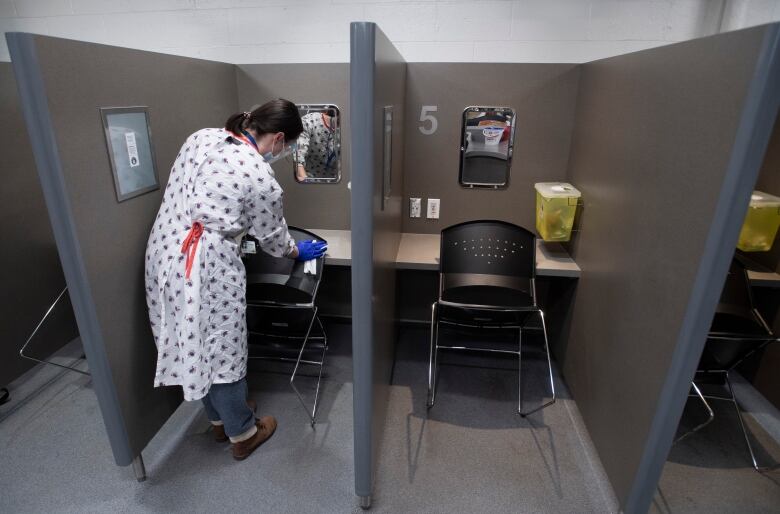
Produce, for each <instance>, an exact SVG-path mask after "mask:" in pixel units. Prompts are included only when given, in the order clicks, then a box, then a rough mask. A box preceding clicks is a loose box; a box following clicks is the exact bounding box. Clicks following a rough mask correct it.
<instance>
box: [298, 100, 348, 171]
mask: <svg viewBox="0 0 780 514" xmlns="http://www.w3.org/2000/svg"><path fill="white" fill-rule="evenodd" d="M301 121H302V122H303V133H302V134H301V135H300V137H299V138H298V145H297V146H298V150H297V159H296V160H297V161H298V166H297V168H296V170H295V179H296V180H297V181H298V182H304V181H306V179H308V178H331V177H335V176H336V175H337V167H338V148H337V145H336V118H335V117H334V116H331V115H330V114H328V113H325V112H311V113H309V114H305V115H303V117H302V118H301Z"/></svg>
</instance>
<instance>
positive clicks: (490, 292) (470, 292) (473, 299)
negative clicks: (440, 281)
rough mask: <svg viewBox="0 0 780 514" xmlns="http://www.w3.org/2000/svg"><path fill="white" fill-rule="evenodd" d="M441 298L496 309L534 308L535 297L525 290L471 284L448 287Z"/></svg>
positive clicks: (446, 300)
mask: <svg viewBox="0 0 780 514" xmlns="http://www.w3.org/2000/svg"><path fill="white" fill-rule="evenodd" d="M441 299H442V300H444V301H445V302H451V303H460V304H464V305H480V306H484V307H485V308H491V307H492V308H495V309H518V310H522V309H532V308H534V299H533V297H532V296H531V295H530V294H528V293H526V292H525V291H520V290H517V289H511V288H508V287H499V286H492V285H469V286H461V287H450V288H448V289H446V290H445V291H444V292H443V293H442V295H441Z"/></svg>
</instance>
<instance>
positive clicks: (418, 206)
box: [409, 198, 422, 218]
mask: <svg viewBox="0 0 780 514" xmlns="http://www.w3.org/2000/svg"><path fill="white" fill-rule="evenodd" d="M421 215H422V201H421V200H420V199H419V198H409V217H410V218H419V217H420V216H421Z"/></svg>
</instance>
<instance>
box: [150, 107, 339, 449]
mask: <svg viewBox="0 0 780 514" xmlns="http://www.w3.org/2000/svg"><path fill="white" fill-rule="evenodd" d="M302 130H303V128H302V126H301V119H300V116H299V115H298V110H297V108H296V107H295V104H293V103H292V102H289V101H287V100H282V99H278V100H273V101H271V102H268V103H266V104H264V105H262V106H260V107H259V108H257V109H256V110H254V111H252V112H251V113H249V112H244V113H238V114H234V115H233V116H231V117H230V118H229V119H228V120H227V122H226V123H225V128H224V129H216V128H208V129H203V130H199V131H198V132H195V133H194V134H192V135H191V136H190V137H189V138H187V141H186V142H185V143H184V146H182V148H181V151H180V152H179V155H178V156H177V157H176V162H175V163H174V165H173V168H172V169H171V174H170V177H169V179H168V186H167V187H166V189H165V193H164V196H163V201H162V205H161V206H160V211H159V212H158V214H157V218H156V220H155V223H154V226H153V228H152V232H151V234H150V235H149V241H148V243H147V248H146V298H147V305H148V307H149V319H150V322H151V325H152V332H153V333H154V338H155V343H156V344H157V352H158V355H157V372H156V375H155V379H154V385H155V387H157V386H170V385H178V386H181V387H182V388H183V389H184V399H185V400H190V401H192V400H200V399H202V400H203V404H204V406H205V409H206V414H207V415H208V418H209V420H210V421H211V422H212V424H213V425H214V434H215V438H216V439H217V440H218V441H226V440H227V439H228V438H229V439H230V441H231V442H232V443H233V456H234V457H235V458H236V459H238V460H241V459H244V458H246V457H248V456H249V454H251V453H252V452H253V451H254V450H255V449H256V448H257V447H258V446H260V445H261V444H262V443H263V442H265V441H266V440H267V439H268V438H269V437H271V435H272V434H273V432H274V430H275V429H276V420H275V419H274V418H273V417H272V416H265V417H262V418H260V419H257V420H256V419H255V416H254V412H253V410H254V409H253V408H251V407H250V406H249V404H248V403H247V385H246V367H247V359H248V355H247V341H246V339H247V331H246V318H245V312H246V303H245V290H246V276H245V275H246V273H245V270H244V265H243V263H242V262H241V258H240V254H239V244H240V243H239V242H240V239H241V236H242V235H243V234H244V233H248V234H250V235H252V236H254V237H255V238H256V239H257V240H258V241H259V244H260V247H261V249H262V250H264V251H266V252H268V253H270V254H272V255H275V256H278V257H282V256H286V257H290V258H294V259H298V260H309V259H313V258H317V257H319V256H321V255H322V254H323V253H324V251H325V246H324V244H323V243H314V242H312V241H301V242H298V243H297V244H296V243H295V241H293V239H292V237H290V234H289V233H288V231H287V223H286V222H285V220H284V215H283V213H282V195H283V193H282V190H281V188H280V187H279V184H278V183H277V182H276V179H275V178H274V173H273V170H272V169H271V166H270V163H271V162H273V161H274V160H276V159H278V158H280V157H282V156H283V155H284V154H285V152H288V151H289V147H290V145H291V144H292V143H293V142H295V141H296V139H297V138H298V135H299V134H300V133H301V131H302Z"/></svg>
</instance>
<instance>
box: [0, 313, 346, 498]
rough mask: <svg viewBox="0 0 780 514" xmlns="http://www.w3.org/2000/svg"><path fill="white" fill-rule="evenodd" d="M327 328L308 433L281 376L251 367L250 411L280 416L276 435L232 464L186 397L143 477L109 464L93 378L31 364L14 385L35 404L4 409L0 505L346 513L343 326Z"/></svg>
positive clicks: (147, 455)
mask: <svg viewBox="0 0 780 514" xmlns="http://www.w3.org/2000/svg"><path fill="white" fill-rule="evenodd" d="M329 334H330V335H331V336H332V337H331V339H332V345H331V351H330V352H329V356H328V361H327V371H328V375H327V377H326V378H325V379H324V383H323V390H322V411H321V417H320V418H319V423H318V424H317V427H316V429H315V430H312V429H311V427H310V426H309V423H308V418H307V416H306V414H305V412H304V411H303V409H302V408H301V407H300V405H299V404H298V401H297V399H296V398H295V396H294V395H293V393H292V392H291V390H290V388H289V385H288V381H287V378H286V377H285V376H283V375H280V374H271V373H251V375H250V378H249V380H250V386H251V387H252V388H253V389H254V391H255V392H253V397H254V398H256V399H257V401H258V404H259V405H260V408H259V409H258V412H259V413H262V414H265V413H270V414H273V415H275V416H276V417H277V419H278V420H279V430H278V432H277V433H276V434H275V435H274V437H273V438H272V439H271V440H270V441H269V442H268V443H266V444H265V445H264V446H263V447H262V448H261V449H259V450H258V451H257V452H256V453H255V454H254V455H252V456H251V458H249V459H247V460H245V461H243V462H236V461H234V460H233V459H232V457H231V454H230V450H229V446H228V444H226V443H223V444H218V443H215V442H214V441H213V440H212V438H211V434H210V433H209V430H210V429H209V424H208V421H207V420H206V418H205V416H204V415H203V412H202V408H201V407H200V404H199V403H185V404H183V406H182V408H180V409H179V410H177V411H176V413H175V414H174V416H173V417H172V418H171V420H170V421H169V422H168V423H167V424H166V425H165V427H164V428H163V430H162V431H161V432H160V433H159V434H158V435H157V436H156V437H155V439H154V440H153V441H152V443H151V444H150V445H149V446H148V447H147V449H146V450H144V452H143V456H144V460H145V462H146V467H147V471H148V474H149V479H148V480H147V481H146V482H144V483H137V482H136V481H135V479H134V478H133V475H132V471H131V470H130V469H129V468H119V467H117V466H116V465H115V464H114V462H113V458H112V456H111V451H110V448H109V446H108V441H107V438H106V436H105V432H104V429H103V425H102V421H101V418H100V413H99V410H98V406H97V401H96V399H95V395H94V393H93V391H92V390H91V387H90V382H89V379H88V378H86V377H81V376H78V375H74V374H68V373H66V374H64V375H63V374H60V373H59V372H56V373H54V372H52V371H51V370H50V369H45V370H39V371H38V372H37V375H39V376H33V377H28V378H29V380H28V384H22V385H21V386H20V387H18V388H17V389H16V390H14V391H12V392H13V394H14V397H16V398H20V397H23V396H26V395H28V394H30V393H31V392H36V391H37V394H35V395H34V396H33V398H32V399H31V400H29V401H28V402H27V403H25V404H23V405H19V404H18V403H15V404H14V403H12V404H7V405H4V406H2V407H0V418H3V417H4V419H2V421H0V455H2V458H1V459H0V512H14V513H22V512H73V513H77V512H78V513H85V512H95V513H98V512H99V513H106V512H132V513H136V512H138V513H140V512H188V513H196V512H285V513H286V512H350V511H351V510H354V509H353V508H352V507H353V506H354V505H355V501H354V492H353V491H354V483H353V476H352V467H353V464H352V459H353V455H352V389H351V383H350V380H351V374H352V371H351V365H352V360H351V357H350V338H349V326H348V325H334V326H331V327H329ZM262 366H263V367H265V368H268V365H267V364H263V365H262ZM253 368H254V365H253ZM52 374H57V375H59V377H58V378H56V379H54V380H52ZM41 375H42V376H41ZM29 382H32V384H29ZM312 383H313V381H312ZM301 385H302V387H303V388H305V384H304V383H303V381H302V382H301Z"/></svg>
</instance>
